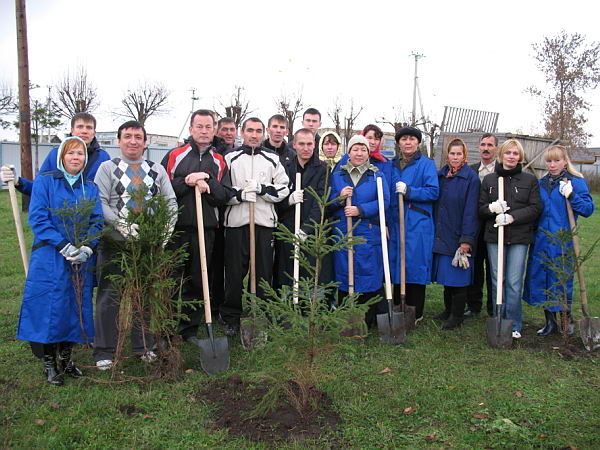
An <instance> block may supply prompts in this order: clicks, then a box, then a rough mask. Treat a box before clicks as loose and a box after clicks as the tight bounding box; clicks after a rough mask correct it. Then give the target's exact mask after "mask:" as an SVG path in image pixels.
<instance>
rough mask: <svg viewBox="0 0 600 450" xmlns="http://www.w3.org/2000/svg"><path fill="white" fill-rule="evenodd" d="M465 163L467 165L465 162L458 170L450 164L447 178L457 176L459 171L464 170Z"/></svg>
mask: <svg viewBox="0 0 600 450" xmlns="http://www.w3.org/2000/svg"><path fill="white" fill-rule="evenodd" d="M465 163H466V161H463V162H462V164H461V165H460V166H458V167H456V168H454V167H452V166H451V165H450V164H448V173H447V174H446V178H452V177H453V176H454V175H456V174H457V173H458V171H459V170H460V169H462V168H463V166H464V165H465Z"/></svg>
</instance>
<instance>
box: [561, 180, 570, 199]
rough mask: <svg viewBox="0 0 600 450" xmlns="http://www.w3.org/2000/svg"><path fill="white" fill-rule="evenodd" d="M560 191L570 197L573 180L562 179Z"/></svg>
mask: <svg viewBox="0 0 600 450" xmlns="http://www.w3.org/2000/svg"><path fill="white" fill-rule="evenodd" d="M558 192H560V193H561V195H563V196H564V197H565V198H569V197H570V196H571V194H572V193H573V185H572V184H571V180H567V181H562V180H561V181H560V183H559V186H558Z"/></svg>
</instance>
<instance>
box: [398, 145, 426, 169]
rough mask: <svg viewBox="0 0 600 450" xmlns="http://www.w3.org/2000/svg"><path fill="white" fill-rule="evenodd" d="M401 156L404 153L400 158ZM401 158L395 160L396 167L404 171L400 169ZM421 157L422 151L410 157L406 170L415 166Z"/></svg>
mask: <svg viewBox="0 0 600 450" xmlns="http://www.w3.org/2000/svg"><path fill="white" fill-rule="evenodd" d="M401 155H402V153H400V156H401ZM400 156H398V158H396V159H395V160H394V166H396V167H397V168H398V169H399V170H400V171H402V169H400V160H401V159H403V158H401V157H400ZM421 156H423V154H422V153H421V150H417V151H416V152H414V153H413V155H412V156H411V157H410V161H408V163H407V164H406V166H404V168H405V169H406V168H407V167H408V166H412V165H413V164H415V163H416V162H417V161H418V160H419V159H420V158H421Z"/></svg>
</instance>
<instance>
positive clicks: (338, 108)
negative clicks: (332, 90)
mask: <svg viewBox="0 0 600 450" xmlns="http://www.w3.org/2000/svg"><path fill="white" fill-rule="evenodd" d="M327 115H328V116H329V118H330V119H331V121H332V122H333V127H334V128H335V132H336V133H337V134H338V136H341V135H342V119H341V116H342V105H341V103H340V99H339V98H336V99H335V101H334V102H333V109H332V110H330V111H327Z"/></svg>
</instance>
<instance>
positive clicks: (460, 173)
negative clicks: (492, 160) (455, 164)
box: [438, 163, 472, 178]
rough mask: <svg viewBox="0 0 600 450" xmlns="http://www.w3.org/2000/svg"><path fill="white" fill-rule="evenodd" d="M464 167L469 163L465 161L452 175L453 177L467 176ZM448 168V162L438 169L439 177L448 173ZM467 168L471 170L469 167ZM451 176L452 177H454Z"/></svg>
mask: <svg viewBox="0 0 600 450" xmlns="http://www.w3.org/2000/svg"><path fill="white" fill-rule="evenodd" d="M465 167H469V165H468V164H467V163H465V164H464V165H463V166H462V167H461V168H460V170H459V171H458V172H456V174H455V175H454V177H460V178H467V169H465ZM449 170H450V166H449V165H448V164H446V165H445V166H444V167H442V168H441V169H440V170H438V176H441V177H445V176H446V175H448V171H449ZM469 170H472V169H471V168H470V167H469ZM454 177H452V178H454Z"/></svg>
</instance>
